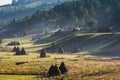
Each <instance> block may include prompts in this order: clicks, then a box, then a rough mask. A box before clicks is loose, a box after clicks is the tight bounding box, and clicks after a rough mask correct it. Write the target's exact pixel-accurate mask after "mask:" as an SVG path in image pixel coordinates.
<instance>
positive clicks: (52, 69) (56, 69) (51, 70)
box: [48, 65, 61, 76]
mask: <svg viewBox="0 0 120 80" xmlns="http://www.w3.org/2000/svg"><path fill="white" fill-rule="evenodd" d="M48 74H49V76H59V75H61V71H60V69H59V67H58V66H57V65H55V66H54V65H52V66H50V68H49V71H48Z"/></svg>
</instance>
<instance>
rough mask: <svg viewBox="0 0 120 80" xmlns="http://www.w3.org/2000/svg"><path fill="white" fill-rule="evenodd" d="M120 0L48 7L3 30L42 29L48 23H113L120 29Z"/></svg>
mask: <svg viewBox="0 0 120 80" xmlns="http://www.w3.org/2000/svg"><path fill="white" fill-rule="evenodd" d="M119 3H120V0H106V1H105V0H79V1H71V2H66V3H63V4H61V5H57V6H55V7H54V8H53V9H50V10H49V11H37V12H36V13H35V14H33V15H31V16H27V17H25V18H23V19H20V20H18V21H14V22H13V21H12V22H11V23H9V24H7V25H6V26H7V27H6V28H10V29H7V31H6V32H3V33H4V34H6V35H7V34H8V32H9V33H12V34H17V35H18V34H19V33H22V32H24V31H27V32H28V33H29V34H31V33H36V32H38V33H39V32H43V30H44V29H45V28H46V27H49V28H50V29H54V28H57V27H61V28H66V27H76V26H78V27H90V28H91V29H92V28H99V27H111V28H112V29H113V30H114V31H119V30H120V28H119V21H120V18H119V13H120V6H119Z"/></svg>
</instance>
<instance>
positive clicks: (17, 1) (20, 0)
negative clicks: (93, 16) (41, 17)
mask: <svg viewBox="0 0 120 80" xmlns="http://www.w3.org/2000/svg"><path fill="white" fill-rule="evenodd" d="M64 1H66V0H63V1H61V2H57V0H54V1H52V0H49V1H47V0H13V1H12V4H9V5H3V6H0V18H1V19H0V24H2V23H3V22H4V23H7V21H9V20H12V19H16V20H18V19H21V18H23V17H25V16H29V15H32V14H34V13H35V12H36V11H38V10H39V11H43V10H49V9H51V8H53V7H54V6H55V5H58V4H61V3H63V2H64Z"/></svg>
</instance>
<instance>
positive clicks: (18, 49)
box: [15, 47, 20, 55]
mask: <svg viewBox="0 0 120 80" xmlns="http://www.w3.org/2000/svg"><path fill="white" fill-rule="evenodd" d="M15 52H16V55H20V48H19V47H17V48H16V51H15Z"/></svg>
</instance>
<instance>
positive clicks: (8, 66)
mask: <svg viewBox="0 0 120 80" xmlns="http://www.w3.org/2000/svg"><path fill="white" fill-rule="evenodd" d="M13 40H17V41H21V42H22V43H23V44H22V45H21V46H20V47H25V49H26V51H27V53H28V54H29V55H25V56H15V55H14V53H13V52H11V50H12V47H5V48H0V50H1V52H0V74H1V75H0V80H120V76H119V75H120V59H119V58H117V59H115V58H111V57H109V58H108V57H107V58H106V57H104V58H103V57H96V56H89V55H83V53H85V52H83V53H78V54H52V53H51V54H50V53H48V54H47V57H46V58H42V59H41V58H37V56H39V54H38V53H37V52H36V51H38V50H40V49H42V48H44V47H45V46H47V45H48V44H41V45H40V44H39V45H34V44H33V42H32V41H30V40H31V37H30V36H29V37H24V38H16V39H5V40H4V43H3V44H2V46H5V44H7V43H8V42H9V41H13ZM54 58H57V60H54ZM62 58H64V59H62ZM63 60H64V62H65V64H66V66H67V68H68V70H69V71H68V73H67V74H66V75H61V76H56V77H50V78H48V77H46V76H47V71H48V69H49V67H50V65H51V64H55V63H57V64H58V65H60V63H61V62H62V61H63ZM21 61H23V62H28V63H27V64H23V65H16V64H15V63H16V62H21ZM8 74H9V75H8ZM7 78H8V79H7Z"/></svg>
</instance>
